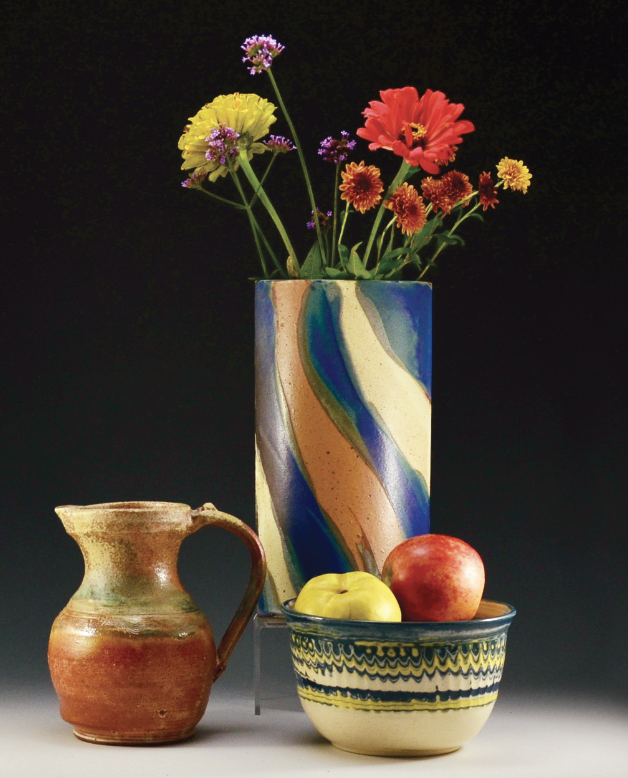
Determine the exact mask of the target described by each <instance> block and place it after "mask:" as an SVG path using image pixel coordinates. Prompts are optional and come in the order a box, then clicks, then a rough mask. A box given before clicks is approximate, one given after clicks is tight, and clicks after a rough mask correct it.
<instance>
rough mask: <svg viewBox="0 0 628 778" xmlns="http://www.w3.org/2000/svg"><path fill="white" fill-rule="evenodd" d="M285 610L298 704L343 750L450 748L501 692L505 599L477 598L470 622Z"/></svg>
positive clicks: (469, 734)
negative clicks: (386, 619)
mask: <svg viewBox="0 0 628 778" xmlns="http://www.w3.org/2000/svg"><path fill="white" fill-rule="evenodd" d="M293 606H294V599H292V600H288V601H287V602H285V603H284V604H283V606H282V611H283V613H284V615H285V617H286V620H287V622H288V626H289V627H290V647H291V652H292V660H293V664H294V670H295V673H296V676H297V688H298V693H299V697H300V699H301V704H302V705H303V709H304V710H305V712H306V713H307V715H308V716H309V718H310V720H311V721H312V723H313V724H314V726H315V727H316V729H317V730H318V731H319V732H320V734H321V735H322V736H323V737H325V738H327V739H328V740H330V741H331V742H332V743H333V744H334V745H335V746H337V747H338V748H340V749H342V750H343V751H353V752H355V753H358V754H374V755H378V756H429V755H432V754H445V753H447V752H449V751H455V750H456V749H458V748H460V746H461V745H462V744H463V743H466V742H467V741H468V740H471V738H473V737H475V735H477V733H478V732H479V731H480V730H481V729H482V727H483V726H484V724H485V723H486V720H487V719H488V717H489V715H490V713H491V711H492V710H493V706H494V705H495V700H496V699H497V692H498V689H499V682H500V679H501V676H502V670H503V667H504V659H505V655H506V633H507V632H508V627H509V626H510V623H511V621H512V620H513V618H514V616H515V613H516V611H515V609H514V608H513V607H512V606H511V605H507V604H506V603H502V602H493V601H491V600H482V604H481V605H480V608H479V610H478V613H477V615H476V617H475V618H474V619H472V620H471V621H457V622H430V623H427V622H397V623H385V622H375V621H349V620H344V619H327V618H321V617H319V616H307V615H305V614H303V613H298V612H297V611H295V610H294V609H293Z"/></svg>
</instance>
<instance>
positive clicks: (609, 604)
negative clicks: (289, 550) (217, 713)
mask: <svg viewBox="0 0 628 778" xmlns="http://www.w3.org/2000/svg"><path fill="white" fill-rule="evenodd" d="M7 8H8V11H5V16H4V18H3V28H4V29H3V30H2V33H1V35H2V46H1V55H0V56H1V58H2V59H1V65H2V72H3V82H4V83H3V87H2V91H1V92H0V100H1V105H2V137H1V139H0V143H1V144H2V150H1V154H0V159H1V161H2V168H3V170H4V172H3V175H2V179H1V182H2V183H1V186H2V203H1V208H0V219H2V226H3V231H2V243H1V244H0V245H1V246H2V254H4V257H5V261H4V263H3V270H2V274H3V281H2V286H1V290H2V298H3V301H2V307H1V308H0V321H1V324H2V340H1V343H2V362H1V366H2V376H3V378H2V387H1V389H2V392H1V398H2V413H1V415H0V424H1V427H2V432H1V440H2V466H1V468H0V478H1V481H2V489H1V492H0V494H1V500H0V511H1V519H0V533H1V540H0V542H1V545H0V553H1V560H2V563H1V565H0V591H1V592H2V596H1V597H0V623H1V624H2V629H1V631H0V685H1V686H2V687H4V688H5V689H6V688H13V689H23V690H26V689H32V688H33V687H38V688H41V689H42V690H43V689H44V688H49V685H50V681H49V677H48V671H47V664H46V647H47V639H48V633H49V630H50V626H51V623H52V621H53V619H54V617H55V616H56V614H57V613H58V612H59V611H60V610H61V608H62V607H63V606H64V605H65V603H66V602H67V600H68V599H69V597H70V596H71V594H72V593H73V591H75V589H76V588H77V587H78V584H79V582H80V579H81V575H82V569H83V568H82V559H81V556H80V553H79V550H78V548H77V546H76V545H75V543H74V541H73V540H71V539H70V538H69V537H68V536H67V535H66V534H65V533H64V530H63V528H62V526H61V523H60V521H59V520H58V519H57V517H56V515H55V514H54V511H53V509H54V507H55V506H56V505H59V504H64V503H74V504H87V503H96V502H103V501H110V500H138V499H143V500H172V501H178V502H187V503H190V504H191V505H192V506H194V507H196V506H197V505H199V504H201V503H202V502H204V501H208V500H209V501H212V502H214V503H215V504H216V505H217V506H218V507H219V508H220V509H222V510H225V511H228V512H230V513H233V514H235V515H237V516H239V517H241V518H242V519H244V520H245V521H247V522H248V523H250V524H251V525H253V524H254V488H253V454H254V448H253V427H254V408H253V285H252V282H251V281H250V280H248V277H250V276H253V275H255V274H256V273H257V272H258V269H257V265H256V256H255V250H254V245H253V242H252V239H251V237H250V235H249V234H248V232H247V229H248V228H247V224H246V222H245V220H244V219H243V218H241V217H240V216H239V214H237V213H232V212H231V211H228V210H226V209H222V208H220V207H213V206H212V205H211V204H210V202H209V200H208V198H203V197H202V196H201V195H199V194H198V193H196V192H188V191H186V190H183V189H181V186H180V182H181V180H182V179H183V178H184V177H185V176H184V175H183V174H182V173H181V171H180V164H181V159H180V154H179V151H178V149H177V141H178V138H179V136H180V134H181V131H182V128H183V125H184V124H185V123H186V120H187V118H188V117H189V116H192V115H193V114H194V113H195V112H196V111H197V110H198V109H199V108H200V107H201V105H202V104H203V103H205V102H209V101H211V100H212V99H213V98H214V97H215V96H217V95H218V94H226V93H230V92H234V91H243V92H250V91H257V92H258V93H260V94H262V95H264V96H266V97H269V98H270V99H271V100H272V93H271V89H270V85H269V83H268V81H267V79H266V77H265V76H262V75H260V76H250V75H249V74H248V73H247V71H246V69H245V67H244V66H243V65H242V64H241V62H240V56H241V52H240V50H239V46H240V43H241V42H242V40H243V39H244V38H245V37H246V36H249V35H253V34H272V35H274V36H275V37H276V38H277V39H278V40H280V41H281V42H282V43H283V44H284V45H285V46H286V50H285V52H284V53H283V54H282V56H281V57H280V59H279V60H277V62H276V67H275V69H274V72H275V74H276V77H277V80H278V82H279V83H280V84H281V86H282V90H283V94H284V98H285V100H286V102H287V104H288V106H289V108H290V110H291V113H292V116H293V119H294V120H295V123H296V124H297V126H298V128H299V132H300V136H301V141H302V144H303V147H304V150H305V153H306V155H307V156H308V159H309V162H310V167H311V170H312V171H313V176H314V179H315V186H316V189H317V191H318V192H320V193H324V194H321V195H319V197H320V200H319V202H320V205H321V206H322V207H324V208H325V209H326V208H327V207H329V206H330V198H331V192H332V183H333V179H332V172H333V171H332V169H331V167H330V166H325V165H324V163H322V162H321V161H320V160H319V159H318V157H317V156H316V149H317V147H318V143H319V142H320V140H322V139H323V138H324V137H326V136H327V135H330V134H333V135H338V133H339V132H340V131H341V130H343V129H344V130H348V131H349V132H351V133H352V134H353V133H354V132H355V129H356V128H357V127H359V126H360V125H361V124H362V122H363V118H362V116H361V112H362V110H363V109H364V108H365V107H366V105H367V103H368V101H369V100H373V99H377V98H378V91H379V90H380V89H386V88H391V87H402V86H406V85H409V84H411V85H415V86H416V87H417V88H418V89H419V91H420V92H423V91H424V90H425V89H426V88H428V87H430V88H432V89H440V90H442V91H444V92H445V94H446V95H447V96H448V97H449V98H450V99H451V100H452V101H454V102H462V103H464V104H465V106H466V110H465V112H464V114H463V118H467V119H469V120H471V121H473V122H474V123H475V125H476V131H475V132H474V133H472V134H471V135H467V136H465V140H464V142H463V144H461V148H460V152H459V154H458V159H457V161H456V163H455V168H456V169H459V170H462V171H463V172H467V173H468V174H469V175H470V176H471V178H472V179H475V178H476V177H477V175H478V174H479V173H480V172H482V171H483V170H494V166H495V164H496V163H497V161H498V160H499V159H500V158H501V157H503V156H510V157H514V158H515V159H523V160H524V161H525V163H526V164H527V165H528V166H529V168H530V170H531V172H532V174H533V179H532V185H531V187H530V190H529V192H528V194H527V195H526V196H525V197H524V196H522V195H521V194H519V193H510V192H502V193H501V194H500V200H501V202H500V204H499V205H498V206H497V208H496V210H495V212H491V213H489V214H488V215H487V216H488V218H487V220H486V223H485V224H484V225H481V224H479V223H472V224H468V229H466V230H464V237H465V238H466V240H467V247H466V248H465V249H455V250H448V251H446V252H445V253H444V254H442V255H441V257H442V260H441V262H440V272H439V273H438V274H437V275H435V276H434V277H433V279H432V280H433V283H434V423H433V476H432V494H433V502H432V505H433V523H432V528H433V531H435V532H441V533H445V534H451V535H456V536H459V537H462V538H463V539H465V540H466V541H467V542H469V543H471V544H472V545H473V546H474V547H475V548H477V549H478V551H479V552H480V553H481V555H482V556H483V558H484V561H485V564H486V570H487V589H486V593H487V595H488V596H490V597H493V598H496V599H502V600H506V601H508V602H511V603H513V604H514V605H515V606H516V607H517V608H518V610H519V614H518V616H517V618H516V620H515V622H514V624H513V627H512V630H511V633H510V638H509V640H510V643H509V658H508V663H507V668H506V674H505V679H504V683H505V684H508V688H510V689H511V690H514V689H520V690H523V691H528V692H534V691H536V690H539V689H542V690H543V691H544V692H547V691H550V692H551V691H552V690H556V691H562V692H565V691H572V690H575V689H579V690H583V691H586V692H593V693H595V692H597V691H601V692H603V693H604V694H605V695H608V696H609V697H610V696H613V695H614V696H622V697H623V698H625V696H626V693H627V692H628V670H627V664H626V661H625V656H626V645H627V639H628V628H627V626H626V623H627V621H626V618H625V613H626V608H627V607H628V593H627V585H626V573H625V567H626V562H625V560H626V554H627V551H628V532H627V529H626V514H627V509H626V505H627V491H628V490H627V486H626V470H627V464H628V462H627V456H626V444H625V441H626V438H627V432H628V430H627V424H626V422H627V403H626V386H625V383H624V381H625V379H624V378H623V376H622V372H621V368H622V366H623V363H624V362H625V358H626V357H625V355H626V325H625V300H624V298H625V284H624V277H623V272H622V271H623V268H624V264H625V260H626V253H625V231H624V224H625V218H626V187H625V181H626V163H625V132H624V128H625V126H626V118H627V116H626V107H625V106H626V69H625V65H621V66H620V64H619V56H620V54H619V51H620V33H621V30H622V25H623V24H625V21H626V18H625V17H626V11H625V10H624V9H625V5H624V4H623V3H621V2H603V1H601V2H595V3H594V2H586V3H585V4H575V3H557V4H549V3H545V2H539V1H538V0H535V1H534V2H532V1H531V0H523V1H522V2H518V3H512V2H507V1H505V0H497V1H496V2H485V1H484V0H482V1H481V2H475V3H471V4H461V3H454V2H444V1H443V0H432V2H429V3H427V2H422V1H418V2H413V3H410V2H396V3H375V2H370V0H367V1H365V0H363V1H362V2H359V3H358V2H348V3H331V2H329V1H328V0H320V1H319V2H316V3H305V2H297V3H293V4H292V5H288V3H283V2H264V3H256V4H253V3H251V2H242V1H241V0H230V2H223V3H217V2H209V1H208V0H176V2H175V0H160V1H159V2H153V3H150V2H133V3H129V2H127V1H126V0H118V1H114V0H110V1H102V0H96V2H90V3H71V2H63V0H49V1H48V2H23V1H20V2H18V1H17V0H9V2H8V3H7ZM273 131H275V132H276V133H279V134H288V131H287V127H286V125H285V123H284V122H283V120H282V119H279V121H278V122H277V123H276V124H275V125H273ZM391 156H392V155H388V154H387V153H386V152H378V153H376V154H372V153H371V152H369V151H368V150H367V149H366V143H364V142H363V141H359V142H358V150H356V152H355V154H354V156H353V159H354V160H355V161H360V160H361V159H365V160H367V161H368V163H369V164H378V165H381V166H382V169H383V170H384V172H385V174H386V175H387V176H390V174H391V172H392V171H393V170H395V169H396V165H397V161H396V160H394V159H391ZM269 188H270V190H271V194H272V196H273V197H274V199H275V200H276V201H277V204H278V208H279V210H281V212H282V213H283V214H284V215H285V218H286V221H287V224H288V226H289V229H290V232H291V234H292V235H293V236H295V237H294V238H293V239H294V240H295V242H296V244H297V245H298V247H299V249H300V250H301V252H302V251H303V250H304V248H305V246H306V245H307V242H308V240H310V239H311V235H308V234H306V231H305V229H304V227H305V222H306V221H308V219H309V206H308V204H307V200H306V197H305V193H304V189H303V185H302V183H301V178H300V172H299V168H298V163H297V160H296V158H286V159H280V160H278V161H277V164H276V167H275V170H274V177H273V178H272V183H271V184H270V185H269ZM225 191H226V190H225ZM206 200H207V201H206ZM247 557H248V555H247V552H246V550H245V549H244V547H240V545H239V544H238V541H237V540H235V539H234V538H232V537H231V536H228V535H227V534H226V533H221V532H220V531H219V530H204V531H202V532H200V533H199V534H198V535H196V536H193V537H192V538H190V539H189V540H186V542H185V544H184V546H183V550H182V556H181V575H182V578H183V580H184V583H185V584H186V585H187V587H188V588H189V589H190V591H191V592H192V594H193V596H194V597H195V599H196V600H197V601H198V603H199V605H200V606H201V607H202V608H203V609H204V610H205V611H206V613H207V614H208V615H209V617H210V620H211V621H212V622H213V624H214V627H215V631H216V632H217V633H218V634H220V633H221V632H222V630H223V629H224V627H225V626H226V623H227V621H228V616H229V614H230V613H231V612H232V611H233V610H235V607H236V604H237V602H238V600H239V596H240V594H241V592H242V591H243V589H244V586H245V584H246V580H247V576H248V573H247V569H246V568H247ZM273 639H274V638H273ZM269 645H270V643H269ZM251 646H252V643H251V635H250V630H249V632H248V633H247V637H246V638H245V641H244V643H243V644H242V646H241V647H240V648H239V650H238V651H237V652H236V655H235V658H234V667H233V668H231V671H229V670H228V671H227V673H226V675H225V677H224V680H221V681H220V683H221V684H222V685H223V688H224V689H228V688H233V689H234V690H236V689H237V688H240V689H248V688H250V683H251V678H252V647H251ZM278 656H279V654H278ZM281 656H282V657H283V655H281ZM280 661H281V662H283V661H284V658H281V659H280Z"/></svg>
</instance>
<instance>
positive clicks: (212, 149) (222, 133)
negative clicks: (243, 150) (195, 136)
mask: <svg viewBox="0 0 628 778" xmlns="http://www.w3.org/2000/svg"><path fill="white" fill-rule="evenodd" d="M239 137H240V133H239V132H236V131H235V130H234V129H233V128H232V127H227V125H226V124H219V125H218V127H215V128H214V129H213V130H212V131H211V132H210V133H209V135H208V136H207V137H206V138H205V140H206V141H207V145H208V146H209V148H208V149H207V152H206V154H205V157H206V158H207V159H208V160H209V161H210V162H220V164H221V165H225V164H226V163H227V158H233V157H237V156H238V154H239V153H240V149H239V147H238V144H237V140H238V138H239Z"/></svg>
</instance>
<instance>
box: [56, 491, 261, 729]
mask: <svg viewBox="0 0 628 778" xmlns="http://www.w3.org/2000/svg"><path fill="white" fill-rule="evenodd" d="M56 511H57V513H58V515H59V517H60V518H61V521H62V522H63V525H64V527H65V529H66V530H67V532H68V533H69V534H70V535H71V536H72V537H73V538H74V539H75V540H76V541H77V543H78V544H79V546H80V548H81V551H82V552H83V556H84V558H85V577H84V579H83V582H82V584H81V586H80V588H79V590H78V591H77V592H76V594H75V595H74V596H73V597H72V599H71V600H70V602H69V603H68V604H67V606H66V607H65V608H64V609H63V610H62V611H61V613H60V614H59V616H58V617H57V618H56V619H55V622H54V624H53V626H52V632H51V635H50V643H49V648H48V662H49V665H50V673H51V676H52V681H53V684H54V687H55V689H56V691H57V694H58V696H59V703H60V707H61V716H62V717H63V718H64V719H65V720H66V721H68V722H70V723H71V724H72V725H73V726H74V733H75V735H76V736H77V737H79V738H81V739H82V740H87V741H91V742H94V743H111V744H119V743H125V744H131V743H132V744H148V743H164V742H169V741H175V740H182V739H185V738H187V737H190V735H192V733H193V732H194V727H195V726H196V724H197V723H198V722H199V721H200V719H201V717H202V716H203V713H204V712H205V708H206V706H207V701H208V698H209V693H210V689H211V686H212V683H213V681H214V680H215V679H216V678H218V676H219V675H220V674H221V673H222V672H223V670H224V669H225V666H226V664H227V660H228V659H229V656H230V655H231V652H232V651H233V649H234V647H235V644H236V642H237V641H238V639H239V637H240V635H241V634H242V632H243V630H244V628H245V626H246V623H247V621H248V619H249V618H250V616H251V613H252V612H253V609H254V608H255V605H256V604H257V600H258V599H259V596H260V593H261V590H262V586H263V582H264V577H265V573H266V563H265V556H264V550H263V548H262V546H261V544H260V542H259V540H258V538H257V535H256V534H255V533H254V532H253V531H252V530H251V529H250V528H249V527H247V525H246V524H244V523H243V522H241V521H240V520H239V519H236V518H235V516H230V515H229V514H227V513H222V512H221V511H218V510H216V508H215V507H214V506H213V505H211V504H210V503H207V504H205V505H204V506H203V507H202V508H199V509H198V510H194V511H193V510H192V509H191V508H190V506H189V505H183V504H179V503H166V502H126V503H122V502H120V503H106V504H101V505H87V506H76V505H65V506H62V507H59V508H57V509H56ZM208 525H215V526H217V527H221V528H222V529H226V530H228V531H229V532H232V533H233V534H235V535H237V536H238V537H239V538H241V539H242V540H243V541H244V542H245V543H246V545H247V546H248V548H249V551H250V553H251V563H252V570H251V578H250V581H249V585H248V588H247V590H246V593H245V595H244V599H243V600H242V603H241V605H240V607H239V609H238V611H237V613H236V615H235V616H234V618H233V620H232V622H231V624H230V625H229V627H228V629H227V631H226V632H225V634H224V636H223V638H222V640H221V641H220V645H219V646H218V650H216V646H215V643H214V637H213V635H212V630H211V627H210V625H209V622H208V621H207V619H206V618H205V616H204V615H203V613H201V611H200V610H199V609H198V607H197V606H196V604H195V603H194V601H193V600H192V598H191V597H190V595H189V594H188V593H187V592H186V591H185V589H184V588H183V586H182V585H181V581H180V580H179V576H178V573H177V557H178V554H179V547H180V545H181V542H182V541H183V539H184V538H186V537H187V536H188V535H191V534H192V533H193V532H196V530H198V529H200V528H201V527H204V526H208Z"/></svg>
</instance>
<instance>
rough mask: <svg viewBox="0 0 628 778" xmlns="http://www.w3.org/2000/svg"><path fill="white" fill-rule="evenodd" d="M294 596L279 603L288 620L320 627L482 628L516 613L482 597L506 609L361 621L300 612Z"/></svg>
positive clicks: (508, 619)
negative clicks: (457, 616)
mask: <svg viewBox="0 0 628 778" xmlns="http://www.w3.org/2000/svg"><path fill="white" fill-rule="evenodd" d="M296 600H297V598H296V597H291V598H290V599H289V600H285V602H283V603H282V605H281V610H282V612H283V614H284V616H286V618H287V619H288V617H289V619H288V620H290V619H291V620H292V621H302V622H307V623H310V624H318V625H320V626H322V627H325V626H327V627H330V628H333V627H336V628H339V627H343V626H344V627H347V628H351V627H358V626H359V625H360V626H362V627H364V626H366V625H370V626H371V628H372V627H373V626H374V625H377V627H378V628H380V629H381V628H383V627H391V628H392V629H394V630H403V629H404V628H405V629H408V630H410V629H411V628H412V627H415V628H421V627H423V628H425V629H426V630H428V629H429V630H436V631H437V632H440V631H451V630H458V629H459V630H463V629H465V628H466V629H482V628H483V627H497V626H501V625H502V624H510V622H511V621H512V620H513V619H514V617H515V615H516V614H517V609H516V608H515V607H514V605H510V604H509V603H507V602H502V601H501V600H488V599H484V598H483V599H482V603H490V604H491V605H501V606H504V607H505V608H507V609H508V610H507V611H506V612H505V613H501V614H499V615H498V616H489V617H488V618H484V619H467V620H462V621H363V620H359V619H334V618H330V617H328V616H312V615H310V614H308V613H301V612H300V611H296V610H294V608H293V607H292V605H294V603H295V602H296Z"/></svg>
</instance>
